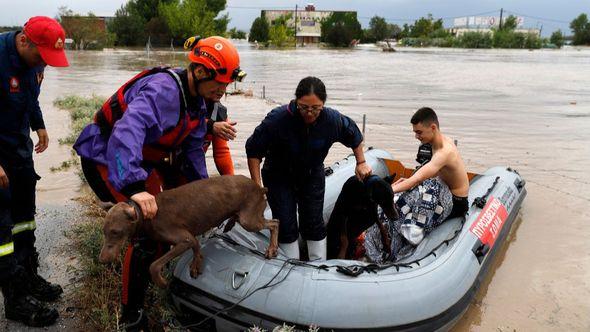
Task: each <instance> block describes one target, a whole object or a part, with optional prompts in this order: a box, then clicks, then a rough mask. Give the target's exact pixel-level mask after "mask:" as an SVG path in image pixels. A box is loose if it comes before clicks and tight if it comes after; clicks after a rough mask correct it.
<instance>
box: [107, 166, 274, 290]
mask: <svg viewBox="0 0 590 332" xmlns="http://www.w3.org/2000/svg"><path fill="white" fill-rule="evenodd" d="M266 192H267V189H266V188H261V187H259V186H258V185H257V184H256V183H255V182H254V181H252V180H251V179H249V178H247V177H245V176H243V175H235V176H230V175H226V176H219V177H214V178H210V179H206V180H199V181H194V182H191V183H189V184H186V185H183V186H181V187H178V188H175V189H171V190H166V191H164V192H162V193H160V194H159V195H158V196H156V203H157V204H158V213H157V215H156V217H155V218H154V219H151V220H147V219H146V220H143V218H141V210H139V209H136V208H135V206H133V205H129V204H128V203H117V204H116V205H115V206H113V207H112V208H111V209H110V210H109V212H108V213H107V215H106V217H105V224H104V229H103V232H104V243H103V246H102V250H101V252H100V256H99V261H100V262H102V263H106V262H112V261H114V260H115V259H117V257H118V255H119V253H120V251H121V248H122V246H123V245H124V244H125V241H126V240H127V239H128V238H130V237H132V236H134V235H136V234H145V235H147V236H148V237H149V238H151V239H153V240H155V241H158V242H162V243H167V244H171V245H173V246H174V247H173V248H172V249H171V250H170V251H168V252H167V253H166V254H164V255H163V256H162V257H160V258H159V259H157V260H156V261H154V262H153V263H152V264H151V265H150V274H151V275H152V280H153V282H154V283H155V284H156V285H158V286H160V287H166V285H167V282H166V280H165V279H164V277H163V276H162V269H163V268H164V265H166V263H168V262H169V261H170V260H172V259H173V258H175V257H177V256H178V255H180V254H182V253H183V252H184V251H185V250H187V249H189V248H192V249H193V261H192V263H191V267H190V270H191V276H192V277H193V278H194V277H196V276H197V274H198V273H200V269H201V263H202V260H203V257H202V256H201V253H200V251H201V246H200V244H199V241H198V240H197V239H196V238H195V236H196V235H200V234H203V233H205V232H206V231H208V230H209V229H211V228H213V227H216V226H218V225H220V224H221V223H222V222H223V221H224V220H226V219H228V218H231V220H230V221H229V222H228V225H227V226H226V231H227V230H229V229H231V227H233V225H234V224H235V222H236V221H237V222H239V223H240V225H241V226H242V227H244V229H246V230H247V231H250V232H257V231H260V230H262V229H265V228H267V229H269V230H270V234H271V236H270V244H269V246H268V249H267V250H266V257H267V258H271V257H275V256H276V255H277V248H278V231H279V222H278V220H267V219H264V217H263V214H264V209H265V208H266V198H265V195H264V194H265V193H266ZM136 211H137V212H138V213H137V214H136ZM137 216H139V217H137Z"/></svg>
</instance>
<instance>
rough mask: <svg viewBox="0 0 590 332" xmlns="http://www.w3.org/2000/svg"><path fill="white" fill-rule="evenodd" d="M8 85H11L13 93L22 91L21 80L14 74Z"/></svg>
mask: <svg viewBox="0 0 590 332" xmlns="http://www.w3.org/2000/svg"><path fill="white" fill-rule="evenodd" d="M8 85H9V86H10V92H11V93H18V92H20V81H19V80H18V78H16V77H14V76H12V77H11V78H10V79H9V81H8Z"/></svg>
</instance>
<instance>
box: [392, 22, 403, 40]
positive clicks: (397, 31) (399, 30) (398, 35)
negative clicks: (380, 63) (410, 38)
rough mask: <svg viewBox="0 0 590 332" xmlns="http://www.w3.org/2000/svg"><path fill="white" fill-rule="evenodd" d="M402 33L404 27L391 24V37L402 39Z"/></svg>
mask: <svg viewBox="0 0 590 332" xmlns="http://www.w3.org/2000/svg"><path fill="white" fill-rule="evenodd" d="M401 35H402V28H400V27H399V25H397V24H389V37H390V38H395V39H400V38H401Z"/></svg>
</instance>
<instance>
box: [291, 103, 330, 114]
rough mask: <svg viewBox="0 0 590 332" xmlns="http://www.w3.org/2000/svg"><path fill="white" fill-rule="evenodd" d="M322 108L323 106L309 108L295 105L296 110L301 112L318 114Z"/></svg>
mask: <svg viewBox="0 0 590 332" xmlns="http://www.w3.org/2000/svg"><path fill="white" fill-rule="evenodd" d="M323 108H324V106H320V105H314V106H309V105H302V104H299V103H297V109H298V110H299V111H301V112H309V113H319V112H320V111H321V110H322V109H323Z"/></svg>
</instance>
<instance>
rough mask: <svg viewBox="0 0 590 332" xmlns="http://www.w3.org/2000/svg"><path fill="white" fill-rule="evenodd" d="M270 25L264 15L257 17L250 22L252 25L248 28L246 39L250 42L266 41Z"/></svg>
mask: <svg viewBox="0 0 590 332" xmlns="http://www.w3.org/2000/svg"><path fill="white" fill-rule="evenodd" d="M269 30H270V27H269V25H268V21H267V20H266V18H265V17H262V16H261V17H257V18H256V19H255V20H254V22H252V27H251V28H250V36H249V38H248V41H250V42H255V41H257V42H261V43H266V42H267V41H268V31H269Z"/></svg>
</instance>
